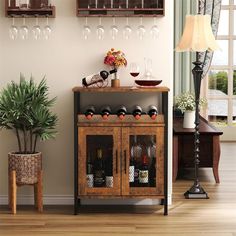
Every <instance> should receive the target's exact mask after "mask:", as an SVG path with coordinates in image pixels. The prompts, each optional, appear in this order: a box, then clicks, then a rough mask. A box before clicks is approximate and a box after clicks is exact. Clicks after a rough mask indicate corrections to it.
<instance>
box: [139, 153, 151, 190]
mask: <svg viewBox="0 0 236 236" xmlns="http://www.w3.org/2000/svg"><path fill="white" fill-rule="evenodd" d="M148 172H149V171H148V162H147V156H146V155H143V158H142V164H141V166H140V169H139V185H140V186H142V187H148V184H149V177H148Z"/></svg>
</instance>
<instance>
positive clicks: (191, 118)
mask: <svg viewBox="0 0 236 236" xmlns="http://www.w3.org/2000/svg"><path fill="white" fill-rule="evenodd" d="M194 122H195V111H185V112H184V123H183V128H185V129H193V128H194V127H195V124H194Z"/></svg>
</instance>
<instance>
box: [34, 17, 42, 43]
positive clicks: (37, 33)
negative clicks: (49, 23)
mask: <svg viewBox="0 0 236 236" xmlns="http://www.w3.org/2000/svg"><path fill="white" fill-rule="evenodd" d="M35 19H36V20H35V26H34V27H33V29H32V32H33V36H34V38H35V39H36V40H38V39H40V37H41V28H40V26H39V18H38V15H36V18H35Z"/></svg>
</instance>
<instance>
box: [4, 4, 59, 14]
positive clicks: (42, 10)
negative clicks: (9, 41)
mask: <svg viewBox="0 0 236 236" xmlns="http://www.w3.org/2000/svg"><path fill="white" fill-rule="evenodd" d="M8 4H9V1H8V0H5V15H6V17H36V16H37V17H50V18H55V17H56V7H55V6H50V7H48V8H40V9H38V8H29V9H20V8H19V6H15V7H9V6H8Z"/></svg>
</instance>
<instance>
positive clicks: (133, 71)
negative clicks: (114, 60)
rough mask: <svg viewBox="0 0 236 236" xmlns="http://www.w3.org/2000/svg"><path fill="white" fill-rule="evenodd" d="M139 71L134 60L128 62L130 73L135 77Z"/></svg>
mask: <svg viewBox="0 0 236 236" xmlns="http://www.w3.org/2000/svg"><path fill="white" fill-rule="evenodd" d="M139 73H140V68H139V65H138V64H137V63H135V62H132V63H130V75H131V76H133V77H134V78H136V77H137V76H138V75H139Z"/></svg>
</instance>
